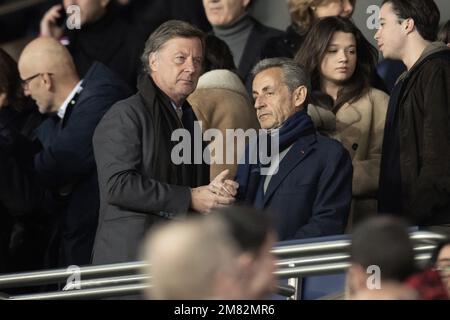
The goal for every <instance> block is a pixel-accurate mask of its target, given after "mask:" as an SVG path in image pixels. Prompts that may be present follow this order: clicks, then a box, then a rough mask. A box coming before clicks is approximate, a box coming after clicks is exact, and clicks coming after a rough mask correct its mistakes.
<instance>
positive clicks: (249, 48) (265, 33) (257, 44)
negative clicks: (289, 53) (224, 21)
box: [238, 18, 283, 93]
mask: <svg viewBox="0 0 450 320" xmlns="http://www.w3.org/2000/svg"><path fill="white" fill-rule="evenodd" d="M252 21H253V24H254V26H253V29H252V31H251V33H250V36H249V37H248V40H247V44H246V45H245V48H244V53H243V54H242V58H241V62H240V63H239V66H238V74H239V76H240V77H241V79H243V82H244V84H245V87H246V88H247V91H248V92H249V93H251V92H252V82H253V77H252V75H251V71H252V69H253V67H254V66H255V65H256V64H257V63H258V62H259V61H260V60H261V50H262V48H263V46H264V44H265V43H266V41H267V40H268V39H270V38H273V37H276V36H281V35H282V34H283V32H282V31H280V30H277V29H273V28H270V27H267V26H265V25H263V24H262V23H260V22H259V21H257V20H256V19H254V18H252Z"/></svg>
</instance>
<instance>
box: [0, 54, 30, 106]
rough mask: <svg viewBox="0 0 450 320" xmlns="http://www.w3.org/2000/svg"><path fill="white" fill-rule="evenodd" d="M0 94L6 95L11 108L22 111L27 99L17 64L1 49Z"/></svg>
mask: <svg viewBox="0 0 450 320" xmlns="http://www.w3.org/2000/svg"><path fill="white" fill-rule="evenodd" d="M0 93H6V96H7V99H8V105H9V106H10V107H12V108H14V109H16V110H17V111H20V110H22V108H23V107H24V105H25V102H26V98H25V95H24V93H23V89H22V81H21V79H20V76H19V71H18V70H17V63H16V62H15V61H14V59H13V58H11V56H10V55H9V54H7V53H6V51H4V50H3V49H2V48H0Z"/></svg>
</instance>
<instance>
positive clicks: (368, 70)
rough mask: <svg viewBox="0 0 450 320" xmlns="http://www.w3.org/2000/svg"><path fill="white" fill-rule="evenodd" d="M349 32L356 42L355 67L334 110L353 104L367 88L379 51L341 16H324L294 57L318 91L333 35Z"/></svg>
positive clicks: (349, 21)
mask: <svg viewBox="0 0 450 320" xmlns="http://www.w3.org/2000/svg"><path fill="white" fill-rule="evenodd" d="M339 31H341V32H345V33H351V34H353V36H354V37H355V42H356V55H357V57H356V68H355V71H354V73H353V75H352V76H351V77H350V79H349V80H347V81H346V83H345V85H344V88H343V90H342V92H339V94H338V97H337V100H336V103H335V108H339V107H340V106H342V105H343V104H344V103H346V102H352V101H356V100H358V99H359V98H361V97H362V96H363V95H364V94H365V93H366V92H367V91H368V90H369V88H370V80H371V78H372V75H373V74H374V72H375V66H376V63H377V61H378V51H377V49H376V48H375V47H374V46H372V45H371V44H370V43H369V41H367V40H366V38H365V37H364V36H363V34H362V33H361V31H360V30H359V29H358V28H357V27H356V26H355V24H354V23H353V22H352V21H351V20H349V19H345V18H341V17H327V18H323V19H321V20H319V21H318V22H317V23H316V24H314V25H313V27H312V28H311V29H310V31H309V32H308V35H307V36H306V38H305V40H304V42H303V44H302V46H301V47H300V49H299V51H298V52H297V54H296V56H295V61H296V62H297V63H299V64H300V65H302V66H304V67H305V68H306V71H307V72H308V73H309V74H310V75H311V86H312V91H313V92H314V93H315V94H316V92H319V91H321V86H320V77H321V76H320V65H321V63H322V60H323V58H324V57H325V55H326V53H327V49H328V46H329V44H330V43H331V40H332V38H333V35H334V33H335V32H339Z"/></svg>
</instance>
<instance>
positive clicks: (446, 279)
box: [430, 239, 450, 297]
mask: <svg viewBox="0 0 450 320" xmlns="http://www.w3.org/2000/svg"><path fill="white" fill-rule="evenodd" d="M430 262H431V264H432V265H433V266H434V268H435V270H437V271H438V272H439V274H440V276H441V279H442V282H443V283H444V285H445V288H446V290H447V296H448V297H450V240H448V239H447V240H444V241H441V242H440V243H438V245H437V247H436V249H435V251H434V252H433V254H432V256H431V259H430Z"/></svg>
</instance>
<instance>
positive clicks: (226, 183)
mask: <svg viewBox="0 0 450 320" xmlns="http://www.w3.org/2000/svg"><path fill="white" fill-rule="evenodd" d="M229 173H230V170H228V169H226V170H224V171H222V172H221V173H220V174H218V175H217V176H216V177H215V178H214V180H213V181H211V183H210V184H209V185H208V186H209V190H210V191H212V192H213V193H215V194H217V195H220V196H223V197H230V196H231V197H235V196H236V193H237V189H238V188H239V184H238V183H237V182H236V181H233V180H229V179H226V178H227V176H228V174H229Z"/></svg>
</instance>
